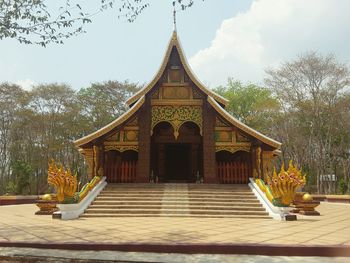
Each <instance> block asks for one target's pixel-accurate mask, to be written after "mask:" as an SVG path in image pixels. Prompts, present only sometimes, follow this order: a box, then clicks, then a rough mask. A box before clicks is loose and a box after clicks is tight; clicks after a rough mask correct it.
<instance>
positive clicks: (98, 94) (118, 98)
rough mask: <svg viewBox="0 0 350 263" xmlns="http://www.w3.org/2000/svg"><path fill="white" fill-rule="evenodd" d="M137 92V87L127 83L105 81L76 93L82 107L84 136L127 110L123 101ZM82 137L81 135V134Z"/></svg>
mask: <svg viewBox="0 0 350 263" xmlns="http://www.w3.org/2000/svg"><path fill="white" fill-rule="evenodd" d="M138 90H139V87H138V86H137V85H136V84H134V83H129V82H128V81H124V82H118V81H107V82H104V83H93V84H91V86H90V87H88V88H83V89H81V90H80V91H79V92H78V99H79V103H80V105H81V106H82V107H83V109H82V115H83V116H84V117H85V123H89V124H90V125H91V126H89V127H86V130H85V132H84V134H87V133H90V132H92V131H95V130H97V129H99V128H101V127H103V126H104V125H106V124H108V123H109V122H111V121H113V120H114V119H115V118H117V117H118V116H120V115H121V114H122V113H124V112H125V111H126V110H127V106H126V105H125V100H126V99H127V98H128V97H130V96H131V95H132V94H134V93H135V92H136V91H138ZM82 135H83V134H82Z"/></svg>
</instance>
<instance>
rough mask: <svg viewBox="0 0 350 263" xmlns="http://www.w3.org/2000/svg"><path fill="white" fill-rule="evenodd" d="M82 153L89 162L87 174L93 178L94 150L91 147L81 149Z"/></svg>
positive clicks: (89, 177)
mask: <svg viewBox="0 0 350 263" xmlns="http://www.w3.org/2000/svg"><path fill="white" fill-rule="evenodd" d="M80 153H82V154H83V155H84V156H85V160H86V164H87V176H88V179H89V180H91V179H92V178H93V177H94V151H93V149H92V148H90V149H80Z"/></svg>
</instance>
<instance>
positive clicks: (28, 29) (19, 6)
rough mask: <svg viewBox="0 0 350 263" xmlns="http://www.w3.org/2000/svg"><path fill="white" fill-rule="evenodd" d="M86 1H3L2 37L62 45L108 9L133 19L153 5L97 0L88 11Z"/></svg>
mask: <svg viewBox="0 0 350 263" xmlns="http://www.w3.org/2000/svg"><path fill="white" fill-rule="evenodd" d="M203 1H204V0H203ZM169 3H170V2H169ZM193 3H194V0H175V1H173V5H176V4H177V5H179V6H180V8H181V9H182V10H185V9H186V8H188V7H191V6H192V5H193ZM85 4H86V3H84V1H79V0H78V1H72V0H59V1H57V0H56V1H43V0H16V1H14V0H1V1H0V39H4V38H13V39H16V40H18V41H19V42H20V43H24V44H37V45H41V46H43V47H45V46H46V45H48V44H50V43H57V44H62V43H63V41H64V40H65V39H67V38H70V37H72V36H76V35H79V34H81V33H84V32H85V31H84V28H85V25H86V24H88V23H91V22H92V18H93V17H96V15H97V14H99V13H102V12H103V11H104V10H106V9H110V8H115V9H116V10H117V12H118V18H119V17H122V18H125V19H126V20H127V21H128V22H134V21H135V19H136V18H137V17H138V16H139V15H140V14H141V13H142V12H143V11H144V10H145V9H146V8H147V7H149V5H150V4H149V1H148V0H131V1H130V0H97V1H94V3H90V5H91V6H92V8H90V9H91V10H90V11H89V12H88V11H87V9H88V8H87V7H86V6H85Z"/></svg>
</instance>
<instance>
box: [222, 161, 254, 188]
mask: <svg viewBox="0 0 350 263" xmlns="http://www.w3.org/2000/svg"><path fill="white" fill-rule="evenodd" d="M216 169H217V175H218V178H219V182H220V183H222V184H246V183H248V177H249V174H250V167H249V164H248V163H247V162H234V161H231V162H216Z"/></svg>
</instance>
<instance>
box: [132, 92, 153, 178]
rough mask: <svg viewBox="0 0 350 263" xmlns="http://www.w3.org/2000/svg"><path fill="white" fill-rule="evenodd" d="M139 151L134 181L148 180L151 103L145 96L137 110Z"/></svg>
mask: <svg viewBox="0 0 350 263" xmlns="http://www.w3.org/2000/svg"><path fill="white" fill-rule="evenodd" d="M138 116H139V127H140V130H139V152H138V161H137V170H136V180H135V182H136V183H147V182H149V176H150V165H151V103H150V100H149V98H146V101H145V104H144V105H143V107H142V109H140V112H139V115H138Z"/></svg>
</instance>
